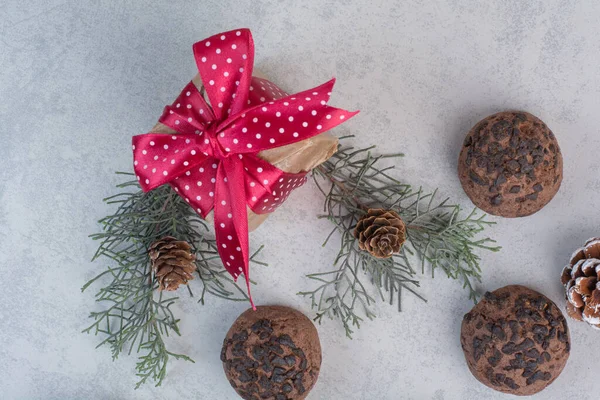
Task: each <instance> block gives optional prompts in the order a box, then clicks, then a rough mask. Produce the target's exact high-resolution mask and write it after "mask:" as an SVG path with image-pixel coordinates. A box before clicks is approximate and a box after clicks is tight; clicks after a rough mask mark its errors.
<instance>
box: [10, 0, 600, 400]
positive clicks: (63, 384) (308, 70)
mask: <svg viewBox="0 0 600 400" xmlns="http://www.w3.org/2000/svg"><path fill="white" fill-rule="evenodd" d="M599 18H600V3H598V2H597V1H592V0H588V1H563V0H545V1H523V0H502V1H475V0H447V1H439V0H406V1H399V0H396V1H385V0H377V1H359V0H355V1H351V0H345V1H342V0H319V1H316V0H312V1H311V0H308V1H284V0H280V1H256V0H255V1H252V0H218V1H213V0H205V1H200V2H183V1H141V0H137V1H112V0H104V1H75V0H67V1H62V2H55V1H48V0H44V1H41V0H19V1H16V0H4V1H3V2H2V5H1V6H0V97H1V99H2V101H0V122H1V123H0V126H1V128H0V138H1V139H2V141H1V146H0V276H1V278H0V279H1V280H2V282H3V284H2V290H1V291H0V303H1V307H0V321H1V322H0V393H1V394H0V397H1V398H3V399H138V398H139V399H181V398H197V399H232V400H233V399H235V398H236V396H235V394H234V392H233V391H232V389H231V388H230V386H229V383H228V382H227V380H226V379H225V378H224V375H223V372H222V368H221V363H220V361H219V349H220V345H221V341H222V338H223V336H224V334H225V332H226V330H227V329H228V327H229V325H230V324H231V323H232V322H233V320H234V319H235V318H236V316H237V315H238V314H239V313H240V312H242V311H243V310H244V309H245V308H246V306H245V305H243V304H230V303H226V302H224V301H220V300H217V299H210V300H209V301H208V303H207V305H206V306H201V305H199V304H197V303H196V300H194V299H186V300H184V301H182V302H181V303H180V305H179V307H178V308H177V310H176V312H177V313H178V315H179V316H181V318H182V323H181V329H182V337H181V338H177V339H172V340H170V344H171V345H172V346H173V347H174V348H175V349H177V350H180V351H184V352H186V353H187V354H189V355H190V356H192V357H193V358H194V359H195V360H196V363H195V364H189V363H185V362H172V363H171V364H170V365H169V375H168V378H167V379H166V380H165V382H164V385H163V386H162V387H160V388H154V387H153V386H151V385H146V386H144V387H143V388H141V389H139V390H137V391H135V390H133V386H134V383H135V376H134V364H135V358H134V357H122V358H120V359H119V360H117V361H116V362H113V361H112V360H111V356H110V352H109V351H108V349H99V350H95V349H94V347H95V345H96V344H97V343H98V340H99V338H97V337H94V336H88V335H84V334H81V333H80V332H81V330H82V329H83V328H84V327H85V326H86V323H87V314H88V312H89V311H90V309H92V308H93V307H95V304H94V299H93V296H92V293H91V292H90V293H87V292H86V293H84V294H82V293H81V292H80V290H79V289H80V287H81V286H82V284H83V283H84V282H85V281H86V280H87V279H89V278H91V277H92V276H94V275H95V274H96V273H98V271H100V270H101V269H102V268H104V265H103V263H91V262H90V261H89V260H90V258H91V256H92V254H93V252H94V250H95V243H94V242H92V241H91V240H90V239H89V238H88V237H87V235H88V234H90V233H93V232H95V231H97V230H98V229H99V226H98V224H97V223H96V222H95V221H96V220H97V219H98V218H100V217H102V216H104V215H106V214H107V213H108V212H109V211H110V207H107V206H106V205H103V204H102V202H101V199H102V198H103V197H105V196H107V195H110V194H112V193H114V189H113V186H114V184H115V183H116V182H117V181H118V178H117V177H115V175H114V174H113V172H114V171H115V170H127V169H129V168H130V167H131V154H130V139H131V136H132V135H133V134H137V133H142V132H145V131H147V130H148V129H149V128H150V127H152V125H153V124H154V122H155V120H156V119H157V117H158V116H159V115H160V113H161V111H162V108H163V106H164V105H165V104H167V103H170V102H171V101H172V100H173V98H174V96H175V95H177V94H178V93H179V91H180V90H181V88H182V87H183V85H185V83H186V82H188V80H189V79H190V78H191V77H192V75H193V74H194V73H195V65H194V61H193V58H192V53H191V45H192V44H193V43H194V42H195V41H198V40H200V39H203V38H204V37H207V36H210V35H212V34H214V33H217V32H221V31H225V30H229V29H234V28H237V27H243V26H247V27H250V28H251V29H252V30H253V33H254V37H255V41H256V53H257V54H256V65H257V68H259V69H260V70H262V71H264V72H265V73H266V74H267V75H268V76H269V77H271V78H272V79H273V80H274V81H275V82H277V83H279V84H280V85H281V86H282V87H284V88H287V89H290V90H301V89H306V88H310V87H313V86H315V85H316V84H319V83H321V82H324V81H325V80H327V79H328V78H330V77H331V76H333V75H334V76H336V77H337V78H338V84H337V87H336V90H335V94H334V97H333V104H335V105H339V106H341V107H346V108H348V109H360V110H361V111H362V114H360V115H359V116H358V117H357V118H355V119H354V120H352V121H350V122H349V123H347V124H346V125H345V126H344V127H342V128H340V129H338V130H337V133H338V134H349V133H352V134H356V135H357V137H356V139H354V143H355V144H357V145H369V144H372V143H379V144H380V145H381V146H382V147H383V148H384V149H386V150H390V151H402V152H405V153H406V155H407V156H406V157H405V158H404V159H403V160H402V161H401V162H399V163H398V165H397V171H396V172H395V174H396V176H397V177H399V178H402V179H403V180H405V181H406V182H408V183H412V184H416V185H419V184H420V185H422V186H423V187H424V188H427V189H432V188H436V187H439V189H440V193H441V194H442V195H443V196H450V197H451V198H452V199H453V200H454V201H456V202H458V203H460V204H462V205H464V206H465V207H470V206H471V204H470V202H469V200H468V199H467V197H466V196H465V194H464V193H463V191H462V189H461V187H460V184H459V181H458V177H457V174H456V172H455V170H456V162H457V161H456V160H457V156H458V151H459V148H460V143H461V141H462V138H463V137H464V135H465V133H466V132H467V131H468V129H469V128H470V127H471V126H472V125H473V124H474V123H475V122H477V121H478V120H479V119H481V118H483V117H485V116H486V115H488V114H490V113H493V112H496V111H500V110H505V109H524V110H527V111H530V112H531V113H533V114H536V115H538V116H539V117H540V118H542V119H543V120H544V121H546V122H547V123H548V125H549V126H550V128H551V129H552V130H553V131H554V132H555V133H556V135H557V137H558V140H559V143H560V145H561V147H562V150H563V154H564V158H565V171H564V183H563V186H562V189H561V190H560V192H559V193H558V195H557V196H556V197H555V199H554V200H553V201H552V202H551V203H550V204H549V205H548V206H547V207H546V208H545V209H544V210H543V211H541V212H539V213H538V214H536V215H534V216H532V217H529V218H524V219H517V220H503V219H498V218H495V220H496V221H497V222H498V225H496V226H495V227H494V228H493V229H491V230H490V234H491V235H492V236H493V237H495V238H496V239H497V240H498V242H499V244H500V245H502V246H503V247H504V250H503V251H502V252H501V253H498V254H484V255H483V268H484V273H483V277H484V279H483V283H482V285H481V288H482V289H495V288H497V287H500V286H503V285H506V284H525V285H529V286H531V287H532V288H534V289H538V290H540V291H542V292H544V293H545V294H546V295H548V296H549V297H550V298H552V299H553V300H554V301H556V302H559V303H560V304H562V302H563V300H562V296H563V294H562V288H561V285H560V283H559V282H558V276H559V273H560V270H561V268H562V266H563V265H564V264H565V262H566V261H567V258H568V256H569V255H570V253H571V251H572V250H573V249H574V248H576V247H577V246H578V245H580V244H581V243H582V242H583V241H584V240H586V239H587V238H588V237H591V236H593V235H598V233H599V232H598V226H599V223H600V216H599V214H598V192H599V190H600V176H599V174H598V163H599V157H598V155H597V149H598V148H600V136H599V133H598V126H600V113H599V112H598V109H599V108H600V101H599V99H600V96H599V88H600V86H599V85H600V68H599V67H598V65H599V64H600V42H599V41H598V19H599ZM318 212H319V195H318V193H317V190H316V189H315V187H314V186H311V185H307V186H305V187H303V188H302V189H300V190H299V191H298V192H296V193H295V195H294V196H292V198H291V199H290V200H289V201H288V202H287V203H286V204H285V205H284V206H283V207H282V208H281V209H280V210H279V212H278V213H277V214H276V215H274V216H273V217H272V218H270V219H269V221H268V222H267V223H265V224H264V225H263V226H262V227H261V228H260V229H259V230H258V231H256V232H255V233H253V234H252V236H251V240H252V244H253V246H254V247H255V248H256V247H257V246H258V245H259V244H261V243H262V244H264V245H265V246H266V250H265V252H264V258H265V259H267V260H268V261H269V263H270V264H271V267H269V268H258V267H257V268H254V270H253V276H254V278H255V279H256V280H257V281H258V282H259V285H258V286H257V287H256V288H255V290H254V296H255V298H256V300H257V301H258V302H260V303H262V304H269V303H277V304H285V305H290V306H293V307H296V308H298V309H300V310H302V311H304V312H305V313H307V314H309V315H312V312H311V310H310V305H309V303H308V302H307V301H306V300H305V299H303V298H300V297H298V296H296V295H295V293H296V292H297V291H298V290H301V289H306V288H308V287H309V282H308V281H307V280H306V279H305V278H304V274H305V273H308V272H313V271H315V269H321V270H325V269H326V268H328V267H329V266H330V263H331V261H332V259H333V255H334V251H335V246H334V245H331V246H328V247H325V248H322V247H320V244H321V242H322V240H323V239H324V237H325V236H326V235H327V232H328V229H329V226H328V224H327V223H326V222H325V221H317V220H316V219H315V218H314V216H315V215H316V214H317V213H318ZM291 227H293V229H291ZM421 292H422V294H423V295H425V296H426V297H427V298H428V300H429V303H427V304H426V305H425V304H422V303H420V302H418V301H417V300H415V299H414V298H411V297H408V296H407V297H406V298H405V299H404V301H405V303H404V312H403V313H398V312H397V311H396V309H395V308H394V307H390V306H389V305H387V304H380V306H379V307H378V310H377V314H378V317H377V318H376V320H375V321H373V322H366V323H365V324H364V326H363V327H362V328H361V329H360V330H359V331H358V332H357V333H356V335H355V338H354V340H352V341H350V340H348V339H346V338H345V337H344V335H343V331H342V330H341V328H340V326H338V325H337V324H336V323H334V322H332V321H327V322H326V323H324V324H323V325H321V326H319V327H318V329H319V333H320V336H321V341H322V345H323V352H324V359H323V367H322V372H321V377H320V380H319V382H318V384H317V386H316V387H315V389H314V391H313V392H312V393H311V395H310V396H309V398H310V399H324V400H338V399H365V400H367V399H390V400H395V399H435V400H442V399H445V400H454V399H457V400H475V399H481V398H487V399H503V398H507V396H506V395H502V394H499V393H496V392H494V391H492V390H490V389H488V388H486V387H484V386H482V385H481V384H479V383H478V382H477V381H476V380H475V379H474V378H473V377H472V376H471V374H470V373H469V371H468V369H467V367H466V364H465V361H464V359H463V355H462V351H461V348H460V343H459V338H458V336H459V329H460V321H461V317H462V315H463V314H464V313H465V312H467V311H468V310H469V309H470V307H471V305H470V303H469V301H468V300H467V299H466V297H465V295H464V294H465V293H464V292H463V290H462V289H461V287H460V286H459V285H458V284H457V283H456V282H454V281H449V280H447V279H445V278H444V277H442V276H441V275H440V276H437V277H436V278H435V279H431V278H429V277H428V276H425V277H423V279H422V289H421ZM571 333H572V338H573V349H572V354H571V358H570V360H569V363H568V364H567V366H566V369H565V370H564V373H563V374H562V375H561V376H560V377H559V378H558V379H557V380H556V382H555V383H554V384H553V385H552V386H550V387H549V388H548V389H547V390H545V391H544V392H542V393H541V394H539V395H537V396H534V398H535V399H547V400H551V399H556V400H558V399H561V400H562V399H575V398H576V399H579V400H591V399H597V398H598V393H600V380H598V369H599V367H598V365H599V364H598V362H599V360H600V347H599V346H598V345H597V343H598V340H599V338H600V336H599V335H600V333H598V332H596V331H593V330H592V329H590V328H588V327H587V326H586V325H584V324H581V323H572V324H571Z"/></svg>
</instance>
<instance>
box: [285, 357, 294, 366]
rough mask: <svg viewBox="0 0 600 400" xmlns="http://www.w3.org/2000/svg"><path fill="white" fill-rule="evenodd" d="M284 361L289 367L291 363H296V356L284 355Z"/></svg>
mask: <svg viewBox="0 0 600 400" xmlns="http://www.w3.org/2000/svg"><path fill="white" fill-rule="evenodd" d="M285 362H286V364H287V365H288V366H289V367H291V366H293V365H295V364H296V357H294V356H287V357H285Z"/></svg>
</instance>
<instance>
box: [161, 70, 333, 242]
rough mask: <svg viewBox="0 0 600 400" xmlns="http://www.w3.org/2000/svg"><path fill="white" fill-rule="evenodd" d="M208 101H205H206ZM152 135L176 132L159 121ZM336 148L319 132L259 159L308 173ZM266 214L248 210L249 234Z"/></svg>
mask: <svg viewBox="0 0 600 400" xmlns="http://www.w3.org/2000/svg"><path fill="white" fill-rule="evenodd" d="M254 76H257V77H259V78H263V79H266V78H265V77H264V76H263V75H262V74H260V73H258V72H257V71H254ZM192 82H194V84H195V85H196V87H197V88H198V90H202V80H201V79H200V75H198V74H196V76H195V77H194V79H192ZM206 100H207V102H208V99H206ZM150 132H151V133H165V134H173V133H177V132H176V131H174V130H173V129H171V128H169V127H168V126H166V125H163V124H161V123H160V122H159V123H157V124H156V125H154V127H153V128H152V130H151V131H150ZM337 148H338V139H337V138H336V137H334V136H332V135H330V134H329V133H321V134H320V135H317V136H314V137H312V138H310V139H306V140H302V141H300V142H296V143H292V144H289V145H286V146H281V147H277V148H274V149H269V150H265V151H261V152H260V153H258V156H259V157H260V158H262V159H263V160H265V161H268V162H269V163H271V164H273V165H274V166H276V167H277V168H279V169H281V170H282V171H285V172H289V173H299V172H303V171H310V170H312V169H313V168H315V167H317V166H318V165H320V164H322V163H324V162H325V161H327V160H328V159H329V158H330V157H331V156H332V155H333V154H334V153H335V152H336V151H337ZM268 216H269V214H260V215H259V214H255V213H254V212H252V210H250V208H248V229H249V231H250V232H252V231H253V230H255V229H256V228H258V227H259V226H260V224H262V223H263V222H264V221H265V220H266V219H267V217H268ZM212 218H213V214H212V212H211V213H210V214H209V215H208V216H207V218H206V220H207V221H209V222H212Z"/></svg>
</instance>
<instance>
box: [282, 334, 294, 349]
mask: <svg viewBox="0 0 600 400" xmlns="http://www.w3.org/2000/svg"><path fill="white" fill-rule="evenodd" d="M278 339H279V344H280V345H282V346H288V347H291V348H293V349H294V348H296V345H295V344H294V342H293V341H292V338H291V337H290V336H289V335H280V336H279V338H278Z"/></svg>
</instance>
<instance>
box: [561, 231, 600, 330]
mask: <svg viewBox="0 0 600 400" xmlns="http://www.w3.org/2000/svg"><path fill="white" fill-rule="evenodd" d="M561 282H562V283H563V285H565V289H566V291H567V293H566V294H567V312H568V313H569V316H570V317H571V318H573V319H576V320H578V321H585V322H587V323H588V324H590V325H591V326H592V327H593V328H596V329H600V238H592V239H590V240H588V241H587V242H586V244H585V246H584V247H582V248H580V249H577V250H576V251H575V253H573V255H572V256H571V261H570V262H569V265H567V266H566V267H565V268H564V269H563V273H562V277H561Z"/></svg>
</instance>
